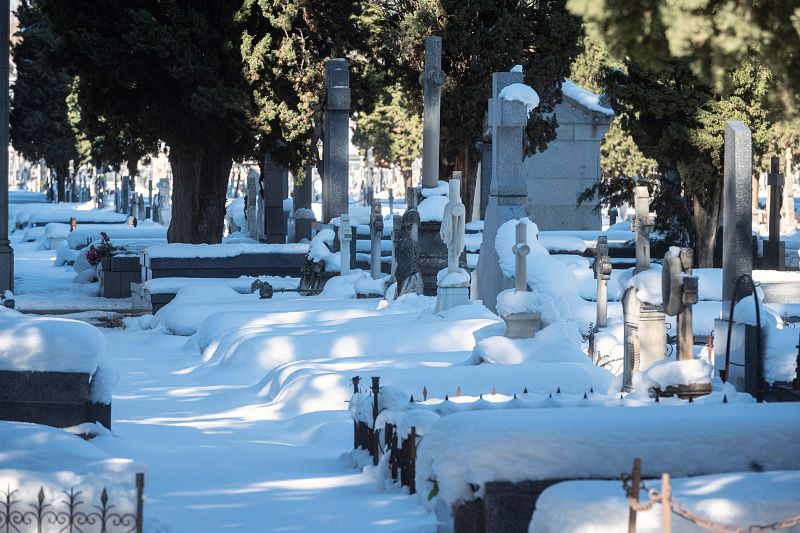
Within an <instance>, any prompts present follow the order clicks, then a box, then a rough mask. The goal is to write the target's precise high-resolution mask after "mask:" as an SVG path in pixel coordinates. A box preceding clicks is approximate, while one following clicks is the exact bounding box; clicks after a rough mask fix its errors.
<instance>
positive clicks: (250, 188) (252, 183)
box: [244, 173, 258, 240]
mask: <svg viewBox="0 0 800 533" xmlns="http://www.w3.org/2000/svg"><path fill="white" fill-rule="evenodd" d="M257 187H258V181H256V176H255V175H254V174H253V173H250V174H248V175H247V195H246V196H245V198H244V203H245V208H244V217H245V220H246V221H247V234H248V235H250V238H251V239H256V240H257V239H258V219H257V214H256V213H257V211H256V206H257V205H258V190H257Z"/></svg>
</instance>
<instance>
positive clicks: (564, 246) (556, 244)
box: [539, 234, 586, 254]
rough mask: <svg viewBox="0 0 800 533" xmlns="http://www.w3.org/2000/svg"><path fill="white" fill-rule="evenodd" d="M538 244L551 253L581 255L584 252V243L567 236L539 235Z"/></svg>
mask: <svg viewBox="0 0 800 533" xmlns="http://www.w3.org/2000/svg"><path fill="white" fill-rule="evenodd" d="M539 242H541V243H542V246H544V247H545V248H546V249H547V250H549V251H551V252H572V253H577V254H582V253H583V252H585V251H586V241H584V240H583V239H579V238H578V237H571V236H569V235H548V234H540V235H539Z"/></svg>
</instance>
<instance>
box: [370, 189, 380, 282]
mask: <svg viewBox="0 0 800 533" xmlns="http://www.w3.org/2000/svg"><path fill="white" fill-rule="evenodd" d="M369 229H370V273H371V274H372V279H378V278H380V277H381V237H383V213H382V212H381V201H380V200H373V201H372V215H371V216H370V223H369Z"/></svg>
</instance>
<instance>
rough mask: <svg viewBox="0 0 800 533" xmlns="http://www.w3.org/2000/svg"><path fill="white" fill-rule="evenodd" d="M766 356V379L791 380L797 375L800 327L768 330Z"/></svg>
mask: <svg viewBox="0 0 800 533" xmlns="http://www.w3.org/2000/svg"><path fill="white" fill-rule="evenodd" d="M765 337H766V344H765V348H764V350H765V356H764V379H766V380H767V382H769V383H774V382H776V381H788V382H791V381H792V380H793V379H795V377H797V350H798V348H797V345H798V344H800V328H790V327H786V326H784V327H783V328H782V329H778V328H777V327H775V328H769V329H768V330H767V331H766V335H765Z"/></svg>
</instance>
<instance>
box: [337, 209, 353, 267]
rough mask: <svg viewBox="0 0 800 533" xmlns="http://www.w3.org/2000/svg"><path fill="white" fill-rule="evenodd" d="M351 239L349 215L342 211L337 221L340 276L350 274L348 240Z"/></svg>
mask: <svg viewBox="0 0 800 533" xmlns="http://www.w3.org/2000/svg"><path fill="white" fill-rule="evenodd" d="M352 240H353V228H351V227H350V215H348V214H347V213H342V217H341V219H340V222H339V259H340V263H339V264H340V272H341V274H342V276H347V275H348V274H350V241H352Z"/></svg>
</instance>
